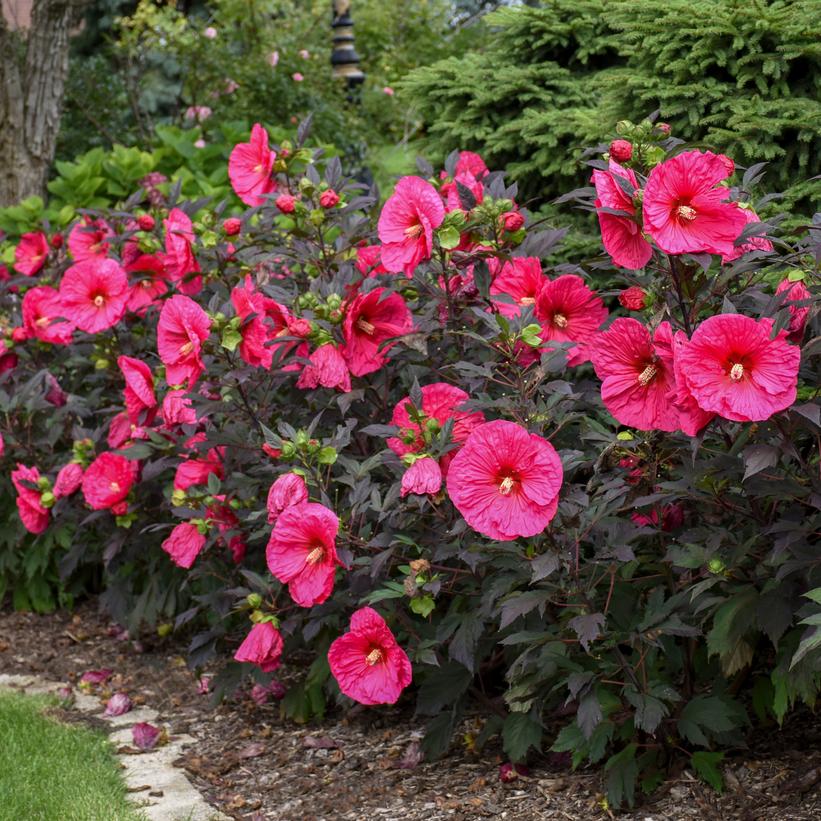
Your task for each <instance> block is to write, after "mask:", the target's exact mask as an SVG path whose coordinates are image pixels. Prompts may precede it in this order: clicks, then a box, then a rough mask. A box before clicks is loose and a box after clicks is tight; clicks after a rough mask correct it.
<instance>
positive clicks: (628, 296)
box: [619, 285, 647, 311]
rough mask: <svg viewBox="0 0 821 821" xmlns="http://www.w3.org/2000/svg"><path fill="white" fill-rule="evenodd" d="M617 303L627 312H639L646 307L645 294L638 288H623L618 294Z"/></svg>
mask: <svg viewBox="0 0 821 821" xmlns="http://www.w3.org/2000/svg"><path fill="white" fill-rule="evenodd" d="M619 303H620V304H621V306H622V307H623V308H627V310H628V311H641V310H643V309H644V308H646V307H647V294H646V293H645V292H644V291H643V290H642V289H641V288H639V287H638V286H635V285H634V286H633V287H631V288H625V289H624V290H623V291H622V292H621V293H620V294H619Z"/></svg>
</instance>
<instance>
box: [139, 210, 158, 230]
mask: <svg viewBox="0 0 821 821" xmlns="http://www.w3.org/2000/svg"><path fill="white" fill-rule="evenodd" d="M155 224H156V223H155V220H154V217H152V216H151V214H140V216H139V217H137V225H139V226H140V230H141V231H153V230H154V225H155Z"/></svg>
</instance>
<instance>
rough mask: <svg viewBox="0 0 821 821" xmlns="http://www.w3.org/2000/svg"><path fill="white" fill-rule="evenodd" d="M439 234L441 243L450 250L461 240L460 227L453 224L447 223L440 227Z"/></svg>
mask: <svg viewBox="0 0 821 821" xmlns="http://www.w3.org/2000/svg"><path fill="white" fill-rule="evenodd" d="M438 236H439V244H440V245H441V246H442V247H443V248H444V249H445V250H446V251H450V250H451V248H455V247H456V246H457V245H458V244H459V241H460V240H461V235H460V234H459V229H458V228H454V227H453V226H452V225H445V226H443V227H442V228H440V229H439V232H438Z"/></svg>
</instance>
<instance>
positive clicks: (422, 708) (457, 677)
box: [416, 661, 473, 716]
mask: <svg viewBox="0 0 821 821" xmlns="http://www.w3.org/2000/svg"><path fill="white" fill-rule="evenodd" d="M471 681H473V674H472V673H471V672H470V671H469V670H467V669H466V668H465V667H463V666H462V665H461V664H459V663H457V662H455V661H451V662H448V663H447V664H443V665H442V666H441V667H437V668H435V669H433V670H431V671H430V672H429V673H428V674H427V675H426V676H425V680H424V681H423V682H422V686H421V687H420V688H419V695H418V697H417V699H416V712H417V713H420V714H421V715H429V716H432V715H436V713H438V712H439V711H440V710H442V708H443V707H446V706H447V705H449V704H453V703H454V702H455V701H456V700H457V699H458V698H459V697H460V696H461V695H462V694H463V693H464V692H465V690H467V688H468V687H469V686H470V682H471Z"/></svg>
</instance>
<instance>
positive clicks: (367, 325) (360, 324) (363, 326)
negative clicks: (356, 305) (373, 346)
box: [356, 316, 376, 336]
mask: <svg viewBox="0 0 821 821" xmlns="http://www.w3.org/2000/svg"><path fill="white" fill-rule="evenodd" d="M356 327H357V328H359V330H360V331H363V332H364V333H366V334H367V335H368V336H373V332H374V331H375V330H376V328H375V327H374V326H373V323H371V322H368V320H367V319H365V318H364V317H361V316H360V317H359V319H357V320H356Z"/></svg>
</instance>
